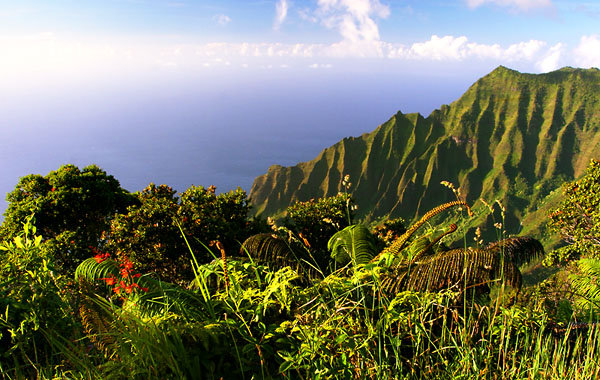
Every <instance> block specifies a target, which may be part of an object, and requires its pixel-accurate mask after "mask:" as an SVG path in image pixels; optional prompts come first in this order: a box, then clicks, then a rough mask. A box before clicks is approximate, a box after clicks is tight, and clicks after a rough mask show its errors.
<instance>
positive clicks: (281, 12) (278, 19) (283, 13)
mask: <svg viewBox="0 0 600 380" xmlns="http://www.w3.org/2000/svg"><path fill="white" fill-rule="evenodd" d="M288 8H289V5H288V2H287V0H279V1H278V2H277V4H275V21H274V23H273V29H275V30H278V29H279V28H280V27H281V24H283V22H284V21H285V18H286V17H287V13H288Z"/></svg>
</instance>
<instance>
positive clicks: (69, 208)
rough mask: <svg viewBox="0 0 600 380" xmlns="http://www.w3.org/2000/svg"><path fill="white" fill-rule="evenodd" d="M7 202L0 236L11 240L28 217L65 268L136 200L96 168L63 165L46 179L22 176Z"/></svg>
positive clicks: (74, 263) (82, 255)
mask: <svg viewBox="0 0 600 380" xmlns="http://www.w3.org/2000/svg"><path fill="white" fill-rule="evenodd" d="M6 199H7V201H8V208H7V210H6V212H5V213H4V222H3V223H2V226H0V238H1V239H3V240H9V239H10V238H11V237H12V236H16V235H17V234H18V233H19V232H20V231H22V228H23V225H24V224H25V223H26V222H27V219H28V218H29V217H30V216H31V215H33V216H34V218H35V225H36V227H37V230H38V233H39V234H40V235H41V236H43V237H44V242H45V247H46V248H48V247H51V248H52V249H53V250H55V251H56V257H57V261H58V263H59V264H60V265H61V266H63V267H64V268H65V269H67V270H71V269H74V268H75V267H76V266H77V264H79V262H81V261H82V260H84V259H85V258H87V257H89V255H90V248H89V247H90V246H92V247H97V246H98V245H99V243H100V241H101V237H102V232H103V231H105V230H107V229H108V228H109V226H110V222H111V219H112V218H113V216H114V215H115V213H120V212H124V211H125V210H126V209H127V206H129V205H132V204H133V203H134V202H135V198H134V197H132V196H131V194H129V192H127V191H126V190H125V189H123V188H122V187H121V185H120V183H119V181H118V180H116V179H115V178H114V177H113V176H112V175H108V174H106V172H105V171H104V170H102V169H100V168H99V167H98V166H96V165H91V166H87V167H85V168H83V170H80V169H79V168H78V167H77V166H75V165H64V166H61V167H60V168H59V169H58V170H55V171H52V172H50V173H48V174H47V175H46V176H42V175H39V174H30V175H27V176H25V177H22V178H21V179H20V180H19V182H18V183H17V185H16V186H15V189H14V190H13V191H12V192H10V193H9V194H8V195H7V197H6Z"/></svg>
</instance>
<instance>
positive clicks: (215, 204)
mask: <svg viewBox="0 0 600 380" xmlns="http://www.w3.org/2000/svg"><path fill="white" fill-rule="evenodd" d="M135 195H136V197H137V200H138V204H137V205H135V206H131V207H129V208H128V210H127V211H128V212H127V213H126V214H123V215H117V216H116V217H115V219H114V220H113V222H112V224H111V226H110V234H109V236H108V238H109V240H108V243H107V247H106V248H107V250H108V251H110V252H112V253H115V254H117V255H125V256H127V257H129V259H130V260H131V261H132V262H134V263H135V265H136V267H137V269H138V270H140V271H143V272H156V273H158V274H159V275H160V276H161V277H162V278H163V279H164V280H167V281H171V282H180V281H184V280H189V279H191V278H192V270H191V266H190V259H191V257H190V253H189V248H188V246H187V244H186V241H185V240H184V238H183V236H182V231H183V233H184V234H185V236H186V238H187V241H188V242H189V244H190V247H191V248H192V250H193V252H194V254H195V255H196V258H197V259H198V260H199V261H200V262H208V261H210V260H212V256H211V255H210V253H209V251H208V250H207V249H206V246H208V245H209V244H210V243H211V242H212V241H217V240H218V241H220V242H221V243H222V244H223V245H224V247H225V248H226V249H227V250H228V251H229V252H234V251H237V250H238V249H239V245H240V242H241V241H243V240H244V239H245V238H246V237H248V236H250V235H251V234H252V233H253V232H254V231H253V230H252V229H251V228H247V227H248V226H249V225H250V222H249V221H248V212H249V211H250V205H249V203H248V198H247V195H246V192H245V191H243V190H241V189H240V188H238V189H237V190H235V191H231V192H229V193H223V194H218V195H217V194H216V192H215V187H214V186H211V187H209V188H204V187H202V186H192V187H190V188H189V189H187V190H186V191H185V192H183V193H182V194H181V198H179V197H177V196H176V192H175V190H173V189H172V188H171V187H169V186H167V185H159V186H156V185H155V184H152V183H151V184H150V185H149V186H148V187H147V188H145V189H144V190H143V191H142V192H140V193H136V194H135Z"/></svg>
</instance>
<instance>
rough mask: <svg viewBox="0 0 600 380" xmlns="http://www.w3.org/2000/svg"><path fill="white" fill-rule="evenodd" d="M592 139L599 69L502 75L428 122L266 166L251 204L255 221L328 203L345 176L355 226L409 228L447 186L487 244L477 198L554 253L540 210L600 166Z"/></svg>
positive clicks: (599, 141)
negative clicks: (381, 222)
mask: <svg viewBox="0 0 600 380" xmlns="http://www.w3.org/2000/svg"><path fill="white" fill-rule="evenodd" d="M599 132H600V70H598V69H588V70H584V69H572V68H565V69H561V70H558V71H554V72H550V73H546V74H539V75H535V74H522V73H519V72H517V71H514V70H509V69H507V68H505V67H499V68H497V69H496V70H494V71H493V72H491V73H490V74H488V75H486V76H485V77H483V78H481V79H480V80H478V81H477V82H476V83H474V84H473V85H472V86H471V87H470V88H469V89H468V90H467V91H466V92H465V93H464V95H463V96H462V97H461V98H460V99H458V100H457V101H455V102H453V103H452V104H450V105H444V106H442V107H441V108H440V109H439V110H435V111H433V112H432V113H431V114H430V115H429V116H428V117H427V118H424V117H422V116H421V115H418V114H403V113H401V112H398V113H397V114H396V115H394V116H393V117H391V118H390V119H389V120H388V121H387V122H385V123H384V124H382V125H381V126H379V127H378V128H377V129H375V130H374V131H373V132H371V133H368V134H364V135H362V136H360V137H351V138H345V139H343V140H342V141H340V142H338V143H337V144H335V145H333V146H331V147H329V148H327V149H325V150H324V151H322V152H321V153H320V154H319V155H318V156H317V157H316V158H315V159H313V160H312V161H309V162H303V163H300V164H298V165H296V166H294V167H281V166H273V167H271V168H270V169H269V171H268V172H267V173H266V174H264V175H262V176H259V177H258V178H256V180H255V182H254V184H253V186H252V189H251V191H250V198H251V199H252V200H253V205H254V207H255V209H254V211H255V212H256V213H257V214H258V215H275V214H279V213H282V212H283V211H284V210H285V209H286V208H287V207H289V206H290V205H292V204H294V203H296V202H297V201H307V200H309V199H311V198H315V199H317V198H324V197H330V196H334V195H335V194H337V193H338V192H339V191H342V190H343V186H342V185H341V181H342V176H343V174H345V173H348V174H350V176H351V177H352V178H353V179H354V182H355V184H354V186H353V188H352V194H353V197H354V198H355V199H356V202H357V204H359V205H360V207H361V208H360V209H359V210H358V211H357V217H358V218H360V219H365V220H367V221H368V222H370V221H375V220H378V219H393V218H398V217H401V218H403V219H404V220H406V221H409V222H410V221H416V220H418V218H419V217H420V216H422V215H423V214H424V213H425V212H427V211H428V210H430V209H432V208H434V207H436V206H438V205H439V204H440V203H444V202H448V201H451V200H452V199H453V196H452V194H448V193H447V192H446V191H445V189H443V188H442V187H440V186H439V185H438V184H439V183H440V182H441V181H444V180H445V181H450V182H452V183H458V184H460V186H461V190H462V193H463V194H462V197H463V198H462V199H464V200H465V201H467V202H468V203H469V204H470V205H472V206H473V212H474V213H475V214H476V215H480V216H481V217H476V218H475V219H473V220H472V221H470V222H469V225H468V227H477V226H481V234H482V236H483V237H484V238H485V239H487V240H492V239H494V238H495V236H496V228H495V227H494V226H493V225H494V223H495V222H494V221H493V220H492V218H491V217H488V216H487V215H488V214H487V212H486V207H485V206H484V205H482V204H481V203H479V202H478V200H479V199H486V200H493V199H499V200H500V201H501V202H502V204H504V205H505V207H506V210H507V211H506V215H505V220H504V229H505V230H506V231H507V233H510V234H518V233H523V232H524V233H527V234H529V235H531V236H533V237H535V238H536V239H539V240H541V241H542V242H543V243H544V244H545V245H546V246H548V247H553V246H555V245H556V244H557V243H558V242H559V239H558V238H557V237H558V235H554V234H547V233H546V232H545V224H546V211H547V210H548V209H551V208H554V207H556V203H557V201H558V197H559V196H560V193H559V192H554V191H555V189H557V188H558V187H559V186H560V185H561V184H562V183H563V182H565V181H572V180H574V179H576V178H578V177H579V176H581V175H583V174H584V170H585V167H586V166H587V163H588V162H589V161H590V159H594V158H597V157H595V155H596V154H597V152H598V147H600V133H599ZM484 217H485V218H487V219H483V218H484ZM495 217H496V218H497V219H498V217H499V216H498V215H495ZM446 221H447V222H448V224H449V223H451V220H449V219H448V220H446ZM473 229H474V228H473ZM522 229H526V230H525V231H522ZM473 237H474V236H473V235H472V233H471V234H470V235H469V236H468V240H470V239H472V238H473ZM460 238H462V236H460Z"/></svg>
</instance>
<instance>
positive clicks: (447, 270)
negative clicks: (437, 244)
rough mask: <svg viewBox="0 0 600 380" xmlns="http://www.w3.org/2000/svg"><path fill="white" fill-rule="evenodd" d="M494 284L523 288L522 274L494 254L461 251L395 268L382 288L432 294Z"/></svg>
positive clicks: (512, 264) (482, 251)
mask: <svg viewBox="0 0 600 380" xmlns="http://www.w3.org/2000/svg"><path fill="white" fill-rule="evenodd" d="M492 281H505V282H506V284H508V285H511V286H513V287H515V288H520V287H521V283H522V279H521V272H519V269H518V267H517V266H516V265H515V264H514V263H512V262H511V261H509V260H503V259H502V258H501V257H500V255H498V254H496V253H495V252H493V251H489V250H485V249H472V248H468V249H462V248H460V249H453V250H449V251H444V252H440V253H437V254H434V255H432V256H429V257H425V259H424V260H423V261H418V260H417V261H414V262H413V263H412V264H411V265H405V266H398V267H395V268H393V269H392V270H391V272H390V273H389V274H387V275H386V276H385V277H384V278H383V279H382V288H383V289H384V290H385V291H386V292H390V293H392V294H396V293H397V292H399V291H400V290H414V291H430V292H431V291H438V290H441V289H445V288H452V287H457V288H458V289H466V288H471V287H477V286H481V285H486V284H488V283H490V282H492Z"/></svg>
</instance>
